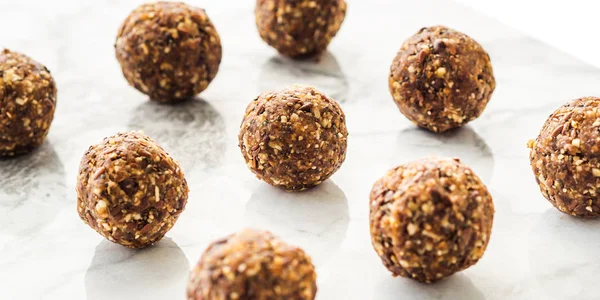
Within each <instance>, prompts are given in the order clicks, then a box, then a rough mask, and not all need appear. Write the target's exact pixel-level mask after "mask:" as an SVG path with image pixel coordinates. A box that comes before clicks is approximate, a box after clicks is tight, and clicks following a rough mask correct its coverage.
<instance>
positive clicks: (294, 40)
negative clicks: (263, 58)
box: [255, 0, 346, 57]
mask: <svg viewBox="0 0 600 300" xmlns="http://www.w3.org/2000/svg"><path fill="white" fill-rule="evenodd" d="M255 13H256V25H257V27H258V32H259V34H260V36H261V38H262V39H263V40H264V41H265V42H266V43H267V44H269V45H270V46H271V47H273V48H275V49H276V50H277V51H279V53H281V54H283V55H286V56H290V57H307V56H311V55H316V54H319V53H321V52H323V51H325V49H327V46H328V45H329V43H330V42H331V39H333V37H334V36H335V35H336V34H337V32H338V30H339V29H340V27H341V26H342V22H343V21H344V18H345V16H346V1H345V0H299V1H298V0H258V1H257V3H256V12H255Z"/></svg>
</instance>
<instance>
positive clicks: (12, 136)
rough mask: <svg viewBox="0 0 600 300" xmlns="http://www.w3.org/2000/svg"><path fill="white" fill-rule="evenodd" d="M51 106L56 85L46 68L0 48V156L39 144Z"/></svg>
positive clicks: (54, 102)
mask: <svg viewBox="0 0 600 300" xmlns="http://www.w3.org/2000/svg"><path fill="white" fill-rule="evenodd" d="M55 107H56V85H55V83H54V79H52V76H51V75H50V71H48V69H46V67H44V66H43V65H41V64H39V63H38V62H36V61H34V60H33V59H31V58H29V57H27V56H25V55H23V54H21V53H17V52H12V51H10V50H8V49H4V50H3V51H2V52H0V157H1V156H14V155H18V154H23V153H27V152H30V151H31V150H33V149H34V148H36V147H38V146H39V145H41V144H42V143H43V142H44V140H45V139H46V135H48V131H49V130H50V124H51V123H52V120H53V119H54V109H55Z"/></svg>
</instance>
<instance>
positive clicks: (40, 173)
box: [0, 142, 70, 236]
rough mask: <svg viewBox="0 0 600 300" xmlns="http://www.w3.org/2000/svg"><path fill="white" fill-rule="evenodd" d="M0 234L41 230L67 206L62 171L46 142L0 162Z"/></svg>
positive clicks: (22, 233) (61, 166) (63, 173)
mask: <svg viewBox="0 0 600 300" xmlns="http://www.w3.org/2000/svg"><path fill="white" fill-rule="evenodd" d="M0 170H1V172H0V216H1V217H0V232H3V231H4V232H7V233H9V234H11V235H15V236H22V235H27V234H32V233H34V232H36V231H39V230H42V229H44V227H45V226H46V225H47V224H48V223H50V222H51V221H52V220H53V219H54V218H55V216H56V214H57V213H58V211H59V210H60V209H61V208H62V207H63V206H64V205H65V204H67V203H69V202H70V201H69V199H67V198H66V192H65V170H64V167H63V164H62V163H61V161H60V158H59V157H58V156H57V155H56V152H55V151H54V148H53V147H52V145H51V144H50V143H49V142H46V143H44V144H43V145H42V146H41V147H40V148H38V149H36V150H34V151H33V152H32V153H29V154H25V155H21V156H17V157H14V158H3V159H0Z"/></svg>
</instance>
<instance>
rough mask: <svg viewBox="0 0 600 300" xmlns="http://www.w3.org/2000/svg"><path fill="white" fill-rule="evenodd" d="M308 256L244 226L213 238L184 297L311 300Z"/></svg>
mask: <svg viewBox="0 0 600 300" xmlns="http://www.w3.org/2000/svg"><path fill="white" fill-rule="evenodd" d="M316 293H317V274H316V273H315V268H314V266H313V264H312V262H311V259H310V257H309V256H308V255H307V254H306V253H304V251H303V250H302V249H300V248H298V247H295V246H291V245H288V244H286V243H285V242H283V241H281V240H279V239H278V238H277V237H274V236H273V235H272V234H271V233H270V232H267V231H257V230H251V229H245V230H243V231H241V232H238V233H236V234H232V235H230V236H228V237H226V238H224V239H221V240H218V241H216V242H214V243H212V244H211V245H210V246H208V248H207V249H206V251H204V254H203V255H202V257H201V258H200V261H199V262H198V264H197V265H196V267H195V268H194V269H193V270H192V272H191V274H190V280H189V282H188V286H187V298H188V299H189V300H207V299H238V300H272V299H297V300H312V299H314V298H315V295H316Z"/></svg>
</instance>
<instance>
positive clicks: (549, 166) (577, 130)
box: [529, 97, 600, 217]
mask: <svg viewBox="0 0 600 300" xmlns="http://www.w3.org/2000/svg"><path fill="white" fill-rule="evenodd" d="M529 147H530V148H531V152H530V156H529V159H530V161H531V168H532V169H533V173H534V174H535V177H536V180H537V183H538V185H539V187H540V190H541V192H542V194H543V195H544V197H546V199H548V201H550V203H552V205H554V207H556V208H557V209H558V210H560V211H562V212H564V213H566V214H569V215H573V216H578V217H598V216H600V200H598V197H599V195H598V188H599V187H600V98H597V97H584V98H579V99H576V100H574V101H571V102H569V103H567V104H565V105H563V106H561V107H560V108H558V109H557V110H556V111H555V112H554V113H553V114H552V115H550V117H548V119H547V120H546V122H545V123H544V126H543V127H542V130H541V131H540V134H539V136H538V137H537V139H536V140H535V141H530V142H529Z"/></svg>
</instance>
